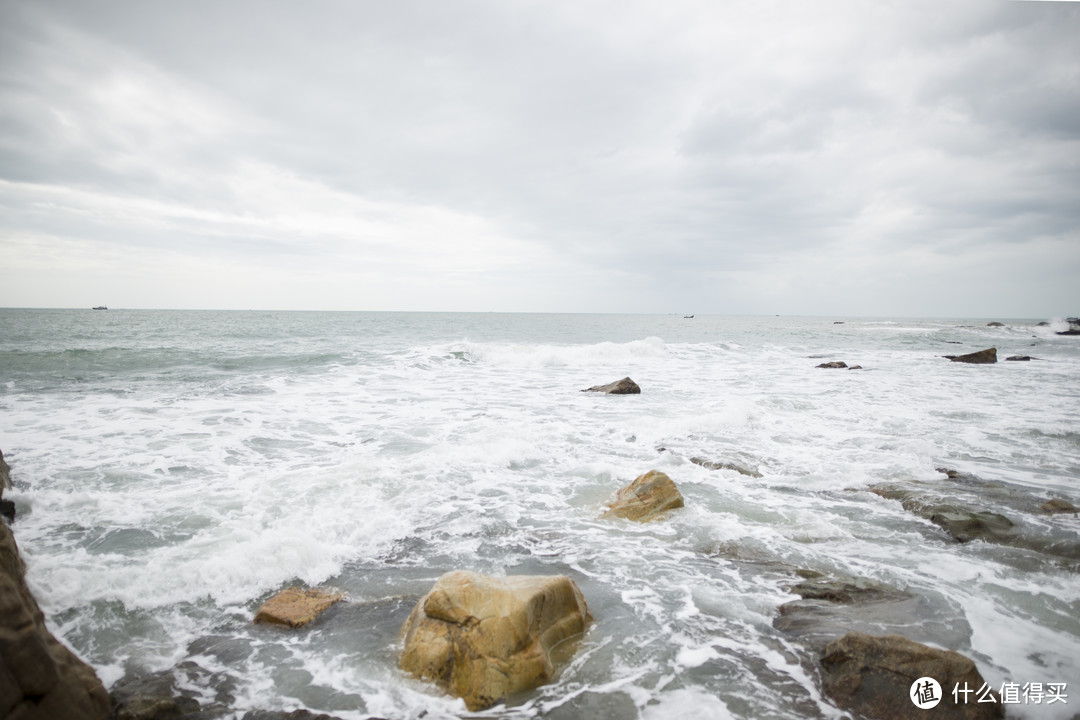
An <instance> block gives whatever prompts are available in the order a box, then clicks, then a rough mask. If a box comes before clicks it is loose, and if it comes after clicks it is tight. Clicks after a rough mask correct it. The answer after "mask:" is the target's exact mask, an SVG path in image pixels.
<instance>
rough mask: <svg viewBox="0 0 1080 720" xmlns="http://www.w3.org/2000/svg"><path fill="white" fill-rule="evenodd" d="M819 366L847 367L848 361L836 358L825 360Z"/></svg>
mask: <svg viewBox="0 0 1080 720" xmlns="http://www.w3.org/2000/svg"><path fill="white" fill-rule="evenodd" d="M818 367H819V368H836V369H839V368H846V367H847V363H846V362H844V361H843V360H834V361H833V362H825V363H821V364H820V365H818Z"/></svg>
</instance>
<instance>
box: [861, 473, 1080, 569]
mask: <svg viewBox="0 0 1080 720" xmlns="http://www.w3.org/2000/svg"><path fill="white" fill-rule="evenodd" d="M941 471H942V472H946V473H948V476H949V479H950V480H951V481H953V482H955V483H956V484H957V485H958V486H959V487H958V488H956V490H958V491H960V492H962V493H964V495H968V494H970V495H971V497H972V498H975V497H976V496H981V497H980V498H979V500H980V501H981V502H994V503H995V504H1001V505H1003V506H1005V509H1006V510H1008V511H1009V512H1010V514H1011V516H1005V515H1002V514H1001V513H998V512H994V511H992V510H984V509H981V508H980V507H978V506H976V505H974V504H973V503H974V501H975V500H965V499H963V497H956V496H954V494H953V491H951V490H950V491H949V494H948V495H944V496H943V495H941V494H938V493H935V492H931V489H930V487H929V486H926V489H917V488H907V487H901V486H896V485H889V484H880V485H872V486H870V487H869V488H868V489H869V491H870V492H872V493H874V494H875V495H878V496H880V497H883V498H886V499H889V500H897V501H899V502H900V504H901V506H903V508H904V509H905V510H907V511H908V512H911V513H914V514H915V515H918V516H920V517H922V518H925V519H926V520H929V521H930V522H932V523H934V524H935V525H937V526H938V527H940V528H941V529H942V530H944V531H945V532H946V533H948V535H949V536H950V537H951V538H952V539H953V540H955V541H956V542H960V543H967V542H971V541H973V540H982V541H984V542H989V543H996V544H999V545H1009V546H1012V547H1017V548H1026V549H1029V550H1035V551H1037V552H1041V553H1045V554H1047V555H1053V556H1057V557H1059V558H1066V559H1068V560H1080V536H1078V535H1077V533H1076V532H1075V531H1074V530H1072V529H1070V528H1068V527H1055V524H1053V523H1050V524H1047V523H1034V522H1031V521H1028V520H1027V516H1028V515H1030V514H1031V513H1033V512H1034V511H1035V510H1036V508H1037V501H1036V499H1035V498H1033V497H1031V496H1026V495H1024V494H1023V493H1022V491H1021V490H1019V489H1018V488H1016V487H1014V486H1008V485H1005V484H1004V483H1000V482H987V481H984V480H981V479H979V478H978V477H976V476H974V475H969V474H965V473H959V472H956V471H951V470H944V469H941ZM938 492H940V491H938ZM958 494H959V493H958ZM1014 511H1015V514H1012V513H1013V512H1014ZM1044 511H1045V510H1044Z"/></svg>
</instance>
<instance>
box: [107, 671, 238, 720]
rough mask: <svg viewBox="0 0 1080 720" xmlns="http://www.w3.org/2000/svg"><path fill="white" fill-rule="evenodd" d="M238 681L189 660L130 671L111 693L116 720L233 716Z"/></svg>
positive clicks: (196, 719)
mask: <svg viewBox="0 0 1080 720" xmlns="http://www.w3.org/2000/svg"><path fill="white" fill-rule="evenodd" d="M235 691H236V683H235V681H234V680H232V679H231V678H229V677H228V676H227V675H225V674H224V673H212V672H210V671H208V670H206V669H205V668H203V667H202V666H200V665H199V664H197V663H195V662H192V661H190V660H186V661H184V662H182V663H180V664H179V665H177V666H176V667H174V668H172V669H171V670H162V671H159V672H155V673H151V674H149V675H145V674H135V675H128V676H125V677H124V678H123V679H121V680H120V681H119V682H118V683H116V684H115V685H113V688H112V690H111V691H110V693H109V694H110V695H111V696H112V702H113V713H114V715H113V717H114V719H115V720H178V719H180V720H223V719H224V718H226V717H230V718H231V717H233V711H232V709H231V708H232V706H233V705H234V704H235V701H236V696H235Z"/></svg>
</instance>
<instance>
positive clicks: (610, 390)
mask: <svg viewBox="0 0 1080 720" xmlns="http://www.w3.org/2000/svg"><path fill="white" fill-rule="evenodd" d="M581 392H598V393H606V394H608V395H640V394H641V388H640V387H638V384H637V383H636V382H634V381H633V380H631V379H630V378H628V377H624V378H623V379H622V380H616V381H615V382H611V383H608V384H607V385H594V386H593V387H591V388H587V389H585V390H582V391H581Z"/></svg>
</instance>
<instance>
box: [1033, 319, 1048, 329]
mask: <svg viewBox="0 0 1080 720" xmlns="http://www.w3.org/2000/svg"><path fill="white" fill-rule="evenodd" d="M1035 327H1050V323H1048V322H1046V321H1045V320H1043V321H1042V322H1037V323H1035Z"/></svg>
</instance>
